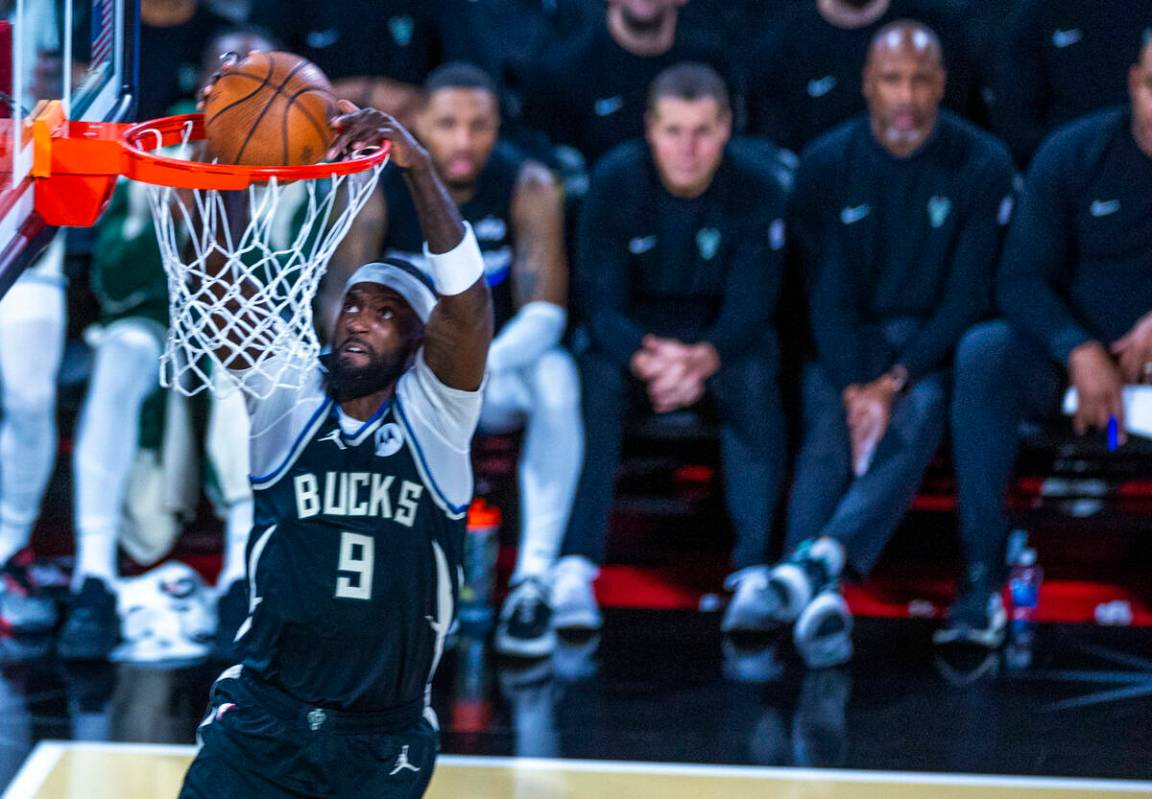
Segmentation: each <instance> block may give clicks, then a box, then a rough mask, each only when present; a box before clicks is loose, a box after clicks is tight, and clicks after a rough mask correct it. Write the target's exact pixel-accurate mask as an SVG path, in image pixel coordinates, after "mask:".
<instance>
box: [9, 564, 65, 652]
mask: <svg viewBox="0 0 1152 799" xmlns="http://www.w3.org/2000/svg"><path fill="white" fill-rule="evenodd" d="M31 565H32V554H31V552H30V551H29V550H23V551H21V552H19V553H17V554H16V555H14V556H13V557H12V558H11V559H10V560H9V561H8V562H7V563H6V564H4V567H3V568H2V569H0V628H3V629H6V630H7V631H8V632H10V633H12V634H13V635H35V634H37V633H46V632H48V631H49V630H51V629H52V628H53V627H55V626H56V619H57V612H56V602H55V601H54V600H53V599H52V597H50V596H47V595H46V594H45V592H44V591H43V590H41V587H40V585H39V584H38V583H37V582H36V580H35V578H34V576H33V574H32V570H31V568H30V566H31Z"/></svg>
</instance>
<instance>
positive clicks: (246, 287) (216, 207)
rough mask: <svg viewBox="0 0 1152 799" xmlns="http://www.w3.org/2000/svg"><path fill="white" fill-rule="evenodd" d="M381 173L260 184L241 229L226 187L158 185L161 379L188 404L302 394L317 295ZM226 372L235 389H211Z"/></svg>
mask: <svg viewBox="0 0 1152 799" xmlns="http://www.w3.org/2000/svg"><path fill="white" fill-rule="evenodd" d="M184 149H185V150H187V147H185V148H184ZM383 167H384V164H383V163H381V164H379V165H376V166H374V167H370V168H368V169H365V170H364V171H363V172H358V173H354V174H351V175H343V176H340V175H333V176H331V177H329V178H326V179H323V180H296V181H291V182H288V183H281V182H279V181H277V180H276V179H272V180H270V181H269V182H268V183H265V184H259V185H255V184H254V185H252V186H250V187H249V188H248V189H246V190H245V193H246V197H245V200H246V202H245V203H244V204H245V205H246V208H247V212H248V223H247V226H246V227H245V228H244V229H243V230H242V231H239V232H237V231H235V230H232V229H231V226H230V225H229V218H228V216H229V211H228V207H227V206H226V204H225V199H224V197H223V196H222V195H221V193H220V192H219V191H216V190H214V189H208V190H199V189H196V190H192V189H174V188H172V187H170V186H153V185H149V186H148V196H149V200H150V202H151V206H152V216H153V219H154V221H155V223H156V237H157V239H158V240H159V242H160V253H161V256H162V258H163V262H164V270H165V272H167V274H168V295H169V308H170V316H171V320H170V322H169V330H168V341H167V344H166V346H165V349H164V354H163V356H161V362H160V381H161V383H162V384H163V385H164V386H165V387H172V388H175V389H176V390H178V391H180V392H181V393H183V394H186V395H188V396H192V395H194V394H198V393H200V392H201V391H204V390H205V389H208V390H211V391H212V392H213V393H216V394H226V393H230V391H232V390H234V389H235V388H236V387H239V389H240V390H241V391H243V392H245V393H246V394H248V395H250V396H253V397H257V398H265V397H267V396H269V395H270V394H272V392H273V391H275V390H277V389H278V388H299V387H300V386H301V384H302V383H303V382H304V380H305V379H307V378H308V376H309V375H310V374H311V373H312V367H313V366H314V365H315V363H316V358H317V356H318V355H319V353H320V344H319V342H318V341H317V338H316V332H315V330H314V328H313V324H312V299H313V297H314V296H315V294H316V289H317V288H318V286H319V284H320V278H321V277H323V275H324V271H325V269H327V267H328V261H329V259H330V258H331V257H332V254H333V252H334V251H335V250H336V247H337V246H338V245H339V244H340V241H341V240H342V239H343V238H344V235H345V234H346V233H347V232H348V229H349V228H350V227H351V225H352V221H353V220H354V219H355V218H356V214H357V213H359V212H360V209H361V208H363V207H364V203H366V202H367V201H368V198H369V197H370V196H371V194H372V192H373V191H374V190H375V188H376V184H377V181H378V180H379V177H380V172H381V170H382V169H383ZM221 369H228V370H231V371H232V375H233V377H234V378H235V381H219V380H217V381H213V380H212V378H211V374H212V373H213V372H214V371H219V370H221Z"/></svg>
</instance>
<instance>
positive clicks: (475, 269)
mask: <svg viewBox="0 0 1152 799" xmlns="http://www.w3.org/2000/svg"><path fill="white" fill-rule="evenodd" d="M424 258H425V259H426V261H427V264H428V271H429V273H431V275H432V282H433V283H434V284H435V286H436V291H437V292H438V293H439V294H440V295H441V296H450V295H452V294H460V293H461V292H463V291H466V290H468V289H470V288H472V284H474V283H475V282H476V281H477V280H479V279H480V278H481V277H482V276H483V275H484V256H483V255H481V254H480V245H479V244H477V243H476V235H475V234H474V233H473V232H472V226H471V225H470V224H468V223H467V222H465V223H464V238H463V239H461V240H460V243H459V244H457V245H456V246H455V247H453V248H452V249H451V250H449V251H448V252H442V253H439V254H437V253H433V252H432V251H430V250H429V249H428V242H424Z"/></svg>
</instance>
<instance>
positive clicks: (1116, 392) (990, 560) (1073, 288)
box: [936, 36, 1152, 646]
mask: <svg viewBox="0 0 1152 799" xmlns="http://www.w3.org/2000/svg"><path fill="white" fill-rule="evenodd" d="M1133 38H1134V39H1135V38H1136V37H1135V36H1134V37H1133ZM1128 92H1129V95H1130V98H1131V100H1130V105H1129V106H1128V107H1121V108H1114V109H1111V110H1108V111H1102V112H1098V113H1096V114H1093V115H1091V116H1088V117H1085V118H1084V119H1082V120H1080V121H1078V122H1073V123H1071V124H1070V125H1068V126H1067V127H1065V128H1062V129H1061V130H1060V131H1058V132H1057V133H1055V134H1054V135H1053V136H1052V137H1051V138H1050V139H1048V141H1047V142H1046V143H1045V144H1044V145H1043V146H1042V147H1041V148H1040V150H1039V151H1037V153H1036V157H1035V158H1034V159H1033V161H1032V167H1031V170H1030V171H1029V173H1028V178H1027V180H1026V181H1025V184H1024V191H1023V194H1022V195H1021V198H1020V207H1019V209H1018V212H1017V214H1016V218H1015V220H1014V221H1013V223H1012V229H1011V231H1010V232H1009V234H1008V240H1007V242H1006V243H1005V246H1004V257H1003V260H1002V262H1001V267H1000V275H999V279H998V282H997V298H998V301H999V305H1000V308H1001V310H1002V311H1003V313H1004V316H1005V317H1006V319H1004V320H1000V321H995V322H989V323H987V324H983V325H980V326H978V327H975V328H973V329H972V330H971V331H970V332H969V333H968V334H967V335H966V336H965V337H964V339H963V341H961V343H960V348H959V350H958V351H957V354H956V396H955V400H954V405H953V410H952V414H953V416H952V427H953V438H954V444H953V447H954V450H955V460H956V480H957V489H958V491H957V500H958V503H959V514H960V534H961V541H962V543H963V549H964V556H965V561H966V566H967V569H966V572H965V575H964V578H963V580H962V583H961V589H960V592H959V596H958V597H957V600H956V602H955V604H954V605H953V607H952V615H951V619H950V621H949V624H948V626H947V627H945V628H944V629H942V630H940V631H939V632H938V633H937V636H936V638H937V641H940V642H950V641H958V640H959V641H969V642H973V643H979V644H985V645H987V646H995V645H997V644H999V642H1000V641H1001V640H1003V636H1004V615H1003V611H1002V609H1001V606H1000V588H1001V586H1002V585H1003V582H1004V576H1005V574H1004V572H1005V567H1004V556H1005V551H1004V550H1005V545H1006V541H1007V535H1008V519H1007V518H1006V516H1005V510H1004V499H1005V496H1006V494H1007V491H1008V485H1009V482H1010V480H1011V479H1012V469H1013V466H1014V464H1015V462H1016V455H1017V453H1018V451H1019V439H1018V435H1019V428H1020V423H1021V421H1023V420H1024V419H1044V418H1050V417H1052V416H1054V415H1055V414H1056V413H1057V412H1058V411H1059V408H1060V396H1061V393H1062V391H1063V389H1064V387H1065V385H1071V386H1072V387H1074V388H1075V389H1076V395H1077V410H1076V417H1075V427H1076V429H1077V431H1078V432H1081V433H1083V432H1085V431H1087V430H1089V429H1093V428H1094V429H1096V430H1100V431H1106V430H1107V428H1108V426H1109V419H1110V418H1115V419H1116V423H1115V424H1116V428H1117V437H1118V438H1119V439H1120V440H1121V441H1122V440H1123V438H1124V405H1123V401H1122V390H1123V387H1124V385H1125V384H1135V383H1147V382H1152V45H1149V44H1148V43H1147V42H1146V43H1145V46H1144V48H1143V52H1142V53H1141V55H1140V57H1139V63H1137V64H1136V65H1135V66H1133V67H1131V69H1130V70H1129V72H1128Z"/></svg>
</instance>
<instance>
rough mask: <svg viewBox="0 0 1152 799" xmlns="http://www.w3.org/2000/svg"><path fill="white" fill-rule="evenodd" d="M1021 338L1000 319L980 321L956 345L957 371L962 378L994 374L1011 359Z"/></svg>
mask: <svg viewBox="0 0 1152 799" xmlns="http://www.w3.org/2000/svg"><path fill="white" fill-rule="evenodd" d="M1019 344H1020V337H1019V335H1018V334H1017V333H1016V331H1015V330H1013V328H1012V325H1011V324H1009V323H1008V322H1007V321H1005V320H1003V319H996V320H994V321H991V322H981V323H980V324H978V325H976V326H975V327H972V328H971V329H970V330H969V331H968V332H967V333H965V334H964V336H963V337H962V338H961V339H960V343H959V344H957V345H956V374H957V377H958V378H959V377H961V376H963V377H964V378H965V379H971V378H972V377H979V376H981V375H990V374H995V373H996V372H998V371H999V370H1001V369H1002V368H1003V367H1004V366H1005V365H1006V364H1007V363H1008V362H1009V361H1010V359H1011V357H1012V351H1013V350H1014V349H1016V348H1017V347H1018V346H1019Z"/></svg>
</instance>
